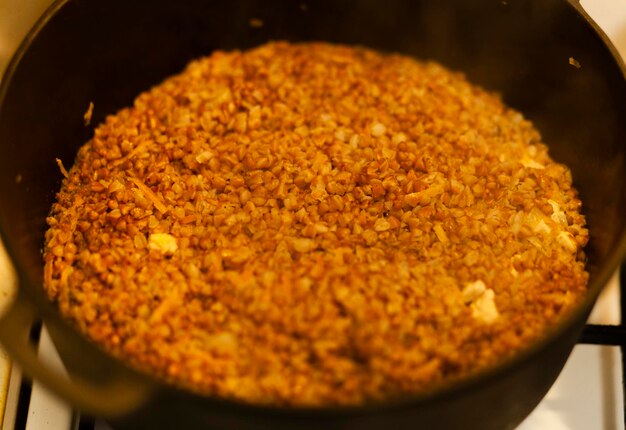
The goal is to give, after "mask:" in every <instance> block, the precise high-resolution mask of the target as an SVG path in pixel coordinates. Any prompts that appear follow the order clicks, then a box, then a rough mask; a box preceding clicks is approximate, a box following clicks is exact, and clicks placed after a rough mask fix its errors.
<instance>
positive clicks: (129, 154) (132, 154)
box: [113, 142, 149, 166]
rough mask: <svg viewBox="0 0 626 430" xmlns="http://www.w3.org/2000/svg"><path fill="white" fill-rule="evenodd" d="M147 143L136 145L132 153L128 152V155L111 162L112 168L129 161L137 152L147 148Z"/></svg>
mask: <svg viewBox="0 0 626 430" xmlns="http://www.w3.org/2000/svg"><path fill="white" fill-rule="evenodd" d="M148 143H149V142H142V143H140V144H139V145H137V146H136V147H135V148H133V150H132V151H130V152H129V153H128V154H126V155H125V156H123V157H122V158H118V159H117V160H115V161H113V165H114V166H119V165H120V164H122V163H123V162H124V161H126V160H128V159H130V158H131V157H134V156H135V155H137V154H138V153H139V151H141V150H142V149H144V148H145V147H147V146H148Z"/></svg>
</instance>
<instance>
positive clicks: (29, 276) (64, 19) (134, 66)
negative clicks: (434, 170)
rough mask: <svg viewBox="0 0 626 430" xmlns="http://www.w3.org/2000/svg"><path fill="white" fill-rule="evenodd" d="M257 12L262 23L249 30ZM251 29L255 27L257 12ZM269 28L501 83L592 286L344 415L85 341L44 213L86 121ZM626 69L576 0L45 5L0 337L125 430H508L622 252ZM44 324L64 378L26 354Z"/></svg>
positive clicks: (9, 95)
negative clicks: (585, 228) (560, 171)
mask: <svg viewBox="0 0 626 430" xmlns="http://www.w3.org/2000/svg"><path fill="white" fill-rule="evenodd" d="M253 18H255V19H256V21H254V23H255V24H256V25H250V20H251V19H253ZM258 20H261V21H262V24H263V25H262V26H261V27H259V26H258V23H259V21H258ZM271 39H287V40H292V41H298V40H312V39H315V40H319V39H321V40H327V41H332V42H342V43H349V44H361V45H365V46H368V47H372V48H375V49H379V50H383V51H398V52H402V53H406V54H410V55H413V56H415V57H418V58H423V59H434V60H436V61H439V62H441V63H443V64H445V65H447V66H448V67H451V68H453V69H458V70H462V71H464V72H465V73H466V74H467V75H468V77H469V78H470V80H472V81H473V82H475V83H478V84H480V85H482V86H484V87H486V88H488V89H490V90H493V91H497V92H499V93H501V94H502V96H503V98H504V100H505V101H506V102H507V103H508V104H510V105H511V106H513V107H515V108H517V109H518V110H520V111H522V112H523V113H524V114H525V115H526V116H527V117H528V118H530V119H531V120H532V121H534V123H535V124H536V126H537V127H538V128H539V129H540V130H541V132H542V133H543V136H544V138H545V141H546V142H547V143H548V145H549V147H550V151H551V154H552V156H553V157H554V158H555V159H556V160H558V161H560V162H563V163H566V164H567V165H568V166H570V167H571V169H572V171H573V175H574V182H575V185H576V186H577V188H578V189H579V191H580V195H581V197H582V200H583V202H584V212H585V214H586V215H587V219H588V223H589V227H590V230H591V241H590V243H589V247H588V249H587V251H588V256H589V265H588V267H589V271H590V273H591V278H590V290H589V294H588V296H587V298H586V299H585V302H584V303H583V305H582V306H580V308H579V309H577V310H576V312H574V313H573V314H572V315H570V316H569V317H568V318H567V319H566V320H564V321H562V323H560V324H559V325H558V326H556V327H554V328H553V329H552V330H551V331H549V332H548V333H546V336H545V337H544V338H543V339H541V340H540V341H538V342H536V343H535V344H533V345H532V346H531V347H530V348H529V349H528V350H526V351H524V352H522V353H520V354H518V355H516V356H515V357H514V358H513V359H511V360H509V361H507V362H505V363H503V364H502V365H500V366H499V367H497V368H495V369H491V370H489V371H486V372H484V373H482V374H480V375H477V376H475V377H473V378H471V379H468V380H466V381H464V382H463V383H460V384H455V385H452V386H449V387H445V388H444V389H441V390H439V391H437V392H436V393H432V394H430V395H423V396H417V397H411V398H406V399H404V400H402V401H394V402H393V403H389V404H381V405H371V406H367V407H354V408H332V409H329V408H322V409H319V408H314V409H300V408H282V407H258V406H251V405H246V404H240V403H235V402H230V401H225V400H221V399H216V398H207V397H200V396H196V395H193V394H190V393H187V392H184V391H180V390H177V389H174V388H172V387H169V386H166V385H164V384H162V383H161V382H159V381H157V380H155V379H152V378H150V377H147V376H144V375H141V374H139V373H137V372H135V371H133V370H131V369H129V368H127V367H125V366H124V365H123V364H122V363H120V362H118V361H116V360H114V359H112V358H110V357H109V356H107V355H106V354H105V353H103V352H102V351H101V350H100V349H98V348H97V347H96V346H94V345H92V344H91V343H90V342H89V341H87V340H86V339H84V338H83V337H82V336H81V335H79V334H78V333H77V331H76V330H75V329H73V328H72V327H71V326H70V325H68V324H67V323H66V322H65V321H64V320H63V319H62V318H61V317H60V315H59V313H58V312H57V310H56V308H55V307H54V306H53V305H52V304H51V303H50V302H48V300H47V299H46V296H45V294H44V292H43V289H42V287H41V285H42V257H41V247H42V243H43V232H44V230H45V217H46V215H47V213H48V210H49V208H50V205H51V204H52V201H53V199H54V195H55V192H56V190H58V189H59V186H60V180H61V174H60V172H59V169H58V167H57V166H56V164H55V161H54V160H55V158H60V159H62V160H65V161H66V163H68V164H70V163H71V160H72V159H73V157H74V156H75V154H76V151H77V149H78V148H79V146H80V145H82V144H83V143H84V142H86V141H87V140H88V139H89V138H90V135H91V134H92V131H93V129H92V127H85V125H84V123H83V113H84V112H85V110H86V108H87V106H88V104H89V102H91V101H93V102H94V104H95V111H94V117H93V121H92V123H95V124H97V123H99V122H100V121H101V120H103V119H104V117H105V115H107V114H110V113H113V112H115V111H116V110H117V109H119V108H121V107H123V106H126V105H129V104H131V103H132V100H133V98H134V97H135V96H136V95H137V94H139V92H141V91H143V90H146V89H148V88H149V87H150V86H152V85H155V84H157V83H158V82H159V81H161V80H162V79H164V78H165V77H166V76H168V75H170V74H173V73H176V72H177V71H180V70H181V69H182V67H183V66H184V65H185V63H186V62H187V61H189V60H190V59H192V58H194V57H198V56H201V55H206V54H209V53H210V52H211V51H213V50H215V49H226V50H228V49H233V48H248V47H252V46H255V45H259V44H261V43H263V42H265V41H267V40H271ZM625 159H626V80H625V79H624V66H623V64H621V63H620V61H619V60H618V59H617V58H616V56H615V52H614V50H613V49H612V48H611V47H610V44H609V43H608V42H607V39H606V37H605V36H604V35H603V34H602V33H601V32H600V30H599V29H598V28H597V26H596V25H595V24H593V22H591V20H590V19H589V17H588V16H587V15H586V14H585V13H584V12H583V11H582V9H581V8H580V6H579V4H578V3H577V2H575V1H571V0H570V1H564V0H507V1H504V0H502V1H500V0H458V1H454V0H446V1H443V0H438V1H432V0H421V1H413V0H405V1H402V0H386V1H384V2H380V1H374V0H359V1H356V0H354V1H335V0H316V1H306V0H303V1H292V0H275V1H260V0H258V1H255V0H247V1H232V2H229V1H220V2H218V1H206V0H185V1H160V0H151V1H127V0H107V1H87V0H75V1H57V2H56V3H55V4H54V5H53V6H52V7H51V8H50V9H49V11H48V12H47V13H46V14H45V16H44V17H43V18H42V19H41V20H40V21H39V23H38V24H37V25H36V26H35V28H34V29H33V30H32V31H31V33H30V34H29V35H28V37H27V39H26V41H25V42H24V43H23V44H22V46H21V47H20V49H19V51H18V53H17V54H16V55H15V57H14V59H13V61H12V63H11V64H10V66H9V69H8V72H7V74H6V77H5V80H4V81H3V84H2V87H1V88H0V229H1V233H2V237H3V239H4V241H5V244H6V246H7V248H8V251H9V254H10V256H11V259H12V261H13V263H14V265H15V267H16V269H17V272H18V276H19V281H20V287H19V289H18V292H17V296H16V299H15V300H14V302H13V304H12V305H11V307H10V308H9V309H8V311H7V312H6V313H5V314H4V316H3V317H2V319H1V320H0V340H1V341H2V343H3V344H4V346H5V348H6V349H7V350H8V351H9V353H10V354H11V355H12V356H13V357H14V358H15V360H16V361H17V362H18V363H19V364H20V366H21V367H22V368H23V369H24V370H25V371H26V372H27V373H29V374H30V375H32V376H34V377H35V378H38V379H40V380H42V381H43V382H44V383H47V384H48V385H49V386H50V387H51V388H52V389H53V390H56V391H57V392H58V393H59V394H60V395H62V396H63V397H64V398H66V399H67V400H69V401H70V402H72V403H73V404H75V405H76V406H78V407H79V408H82V409H83V410H86V411H88V412H91V413H94V414H98V415H102V416H104V417H105V418H107V419H109V420H110V422H112V423H113V424H114V425H115V426H118V427H120V428H133V429H137V428H174V427H177V428H188V429H190V428H212V429H286V428H300V429H309V428H310V429H319V428H325V429H331V428H359V429H381V428H394V429H395V428H425V429H434V428H463V429H481V430H484V429H504V428H513V427H515V426H516V425H517V424H518V423H519V422H521V421H522V419H523V418H524V417H525V416H526V415H528V413H529V412H530V411H531V410H532V409H533V408H534V407H535V406H536V405H537V403H538V402H539V401H540V400H541V398H542V397H543V396H544V394H545V393H546V391H547V390H548V388H549V387H550V386H551V385H552V383H553V382H554V380H555V379H556V377H557V375H558V373H559V372H560V370H561V368H562V367H563V365H564V363H565V360H566V359H567V357H568V355H569V353H570V352H571V350H572V348H573V346H574V343H575V342H576V339H577V338H578V336H579V334H580V332H581V330H582V327H583V324H584V322H585V320H586V318H587V316H588V314H589V312H590V310H591V308H592V306H593V303H594V301H595V299H596V297H597V296H598V293H599V292H600V290H601V288H602V286H603V285H605V283H606V282H607V281H608V279H609V277H610V275H611V274H612V273H613V272H614V271H615V270H616V268H617V266H618V264H619V262H620V260H621V258H623V256H624V254H625V251H626V216H625V215H626V186H625V185H626V166H625ZM38 318H43V320H44V321H45V323H46V325H47V327H48V328H49V331H50V332H51V335H52V337H53V339H54V341H55V343H56V345H57V347H58V349H59V351H60V353H61V356H62V358H63V360H64V362H65V364H66V366H67V368H68V369H69V372H70V374H71V376H72V377H71V379H70V380H68V379H67V378H66V377H64V376H63V375H59V374H57V373H55V372H54V371H52V370H50V369H49V368H48V367H47V366H46V365H45V364H43V363H41V362H40V361H38V359H37V356H36V353H35V350H34V348H33V346H32V345H31V344H30V343H29V340H28V339H29V337H28V333H29V330H30V328H31V326H32V324H33V322H34V321H36V320H37V319H38Z"/></svg>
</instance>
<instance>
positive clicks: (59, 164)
mask: <svg viewBox="0 0 626 430" xmlns="http://www.w3.org/2000/svg"><path fill="white" fill-rule="evenodd" d="M56 160H57V166H59V170H61V173H62V174H63V176H64V177H66V178H67V177H69V176H70V174H69V173H67V170H66V169H65V166H64V165H63V161H61V159H60V158H57V159H56Z"/></svg>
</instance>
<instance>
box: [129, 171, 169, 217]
mask: <svg viewBox="0 0 626 430" xmlns="http://www.w3.org/2000/svg"><path fill="white" fill-rule="evenodd" d="M130 180H131V181H132V182H133V184H135V185H136V186H137V188H139V191H141V192H142V193H143V194H144V195H145V196H146V197H147V198H148V199H150V200H151V201H152V204H154V207H155V208H157V210H158V211H159V212H161V213H162V214H164V213H166V212H167V206H165V204H163V202H162V201H161V199H159V197H158V196H157V195H156V194H154V193H153V192H152V190H151V189H150V188H148V187H147V186H146V184H144V183H143V182H141V181H140V180H139V179H137V178H134V177H130Z"/></svg>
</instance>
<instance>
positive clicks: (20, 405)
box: [1, 264, 626, 430]
mask: <svg viewBox="0 0 626 430" xmlns="http://www.w3.org/2000/svg"><path fill="white" fill-rule="evenodd" d="M619 290H620V310H626V264H624V265H622V267H621V269H620V287H619ZM625 320H626V318H621V323H620V324H619V325H599V324H587V325H586V326H585V329H584V331H583V333H582V335H581V337H580V339H579V341H578V343H579V344H587V345H605V346H614V347H619V348H620V350H621V354H620V355H621V368H622V375H626V373H625V372H626V321H625ZM40 333H42V330H41V327H40V326H39V327H36V328H34V329H33V331H32V337H34V338H35V339H36V340H38V341H39V342H40V347H41V345H42V344H43V343H45V340H44V339H43V338H44V337H45V336H43V335H42V339H41V340H39V336H40ZM18 385H19V389H18V390H16V391H17V392H18V395H17V396H16V397H17V398H16V403H17V406H16V408H17V409H16V410H15V411H14V413H13V416H14V418H13V420H12V423H7V419H6V418H7V416H6V411H5V420H4V421H5V422H4V423H3V425H2V427H1V430H11V429H14V430H48V429H51V430H52V429H54V430H56V429H57V428H62V429H63V430H64V429H65V428H67V429H68V430H111V429H110V427H109V426H108V425H107V424H106V423H104V422H103V421H101V420H98V419H94V418H93V417H89V416H85V415H82V416H81V414H80V413H79V412H77V411H72V410H71V409H70V408H69V407H67V406H65V405H62V406H61V409H62V411H61V415H62V419H60V420H59V421H60V422H63V423H64V424H63V425H62V426H61V427H59V425H58V424H56V425H50V426H45V425H42V424H41V422H42V421H38V420H32V419H29V415H32V414H33V411H32V403H33V402H34V398H33V393H35V392H36V391H37V390H39V392H38V393H37V395H40V394H41V387H39V388H37V386H36V384H35V385H33V384H32V383H31V381H30V380H28V379H27V378H20V380H19V382H18ZM622 390H623V393H624V396H623V399H626V381H624V377H623V378H622ZM623 403H624V405H622V407H623V408H624V410H625V413H624V416H625V417H626V400H625V401H624V402H623ZM63 408H65V409H64V410H63ZM30 418H32V417H30ZM31 421H32V422H31ZM43 421H44V422H45V421H47V419H44V420H43ZM59 421H57V422H59ZM51 424H52V423H51ZM624 428H625V429H626V418H625V423H624Z"/></svg>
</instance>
